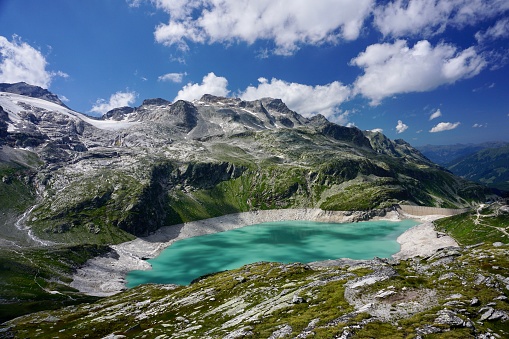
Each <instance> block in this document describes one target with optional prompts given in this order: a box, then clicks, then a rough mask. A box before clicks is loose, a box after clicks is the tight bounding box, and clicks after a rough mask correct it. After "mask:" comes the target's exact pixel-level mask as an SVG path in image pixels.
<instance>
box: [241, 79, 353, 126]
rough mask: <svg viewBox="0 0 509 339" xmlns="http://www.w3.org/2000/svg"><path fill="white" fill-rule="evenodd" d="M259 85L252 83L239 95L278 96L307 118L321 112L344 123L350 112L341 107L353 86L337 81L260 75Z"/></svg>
mask: <svg viewBox="0 0 509 339" xmlns="http://www.w3.org/2000/svg"><path fill="white" fill-rule="evenodd" d="M258 81H259V83H258V85H257V86H249V87H247V88H246V90H245V91H244V92H242V93H241V95H240V97H241V98H242V99H244V100H256V99H260V98H264V97H271V98H278V99H281V100H283V102H284V103H285V104H286V105H287V106H288V107H289V108H290V109H292V110H294V111H296V112H297V113H299V114H302V115H303V116H305V117H310V116H313V115H316V114H318V113H320V114H322V115H324V116H325V117H326V118H328V119H329V120H332V121H334V122H337V123H340V124H345V123H346V122H347V120H348V115H349V112H344V111H341V110H340V109H339V105H340V104H341V103H343V102H345V101H346V100H348V98H349V97H350V93H351V89H350V88H349V87H348V86H345V85H343V84H341V83H340V82H338V81H334V82H331V83H329V84H326V85H317V86H310V85H304V84H299V83H295V82H286V81H284V80H280V79H275V78H273V79H271V80H270V81H269V80H267V79H265V78H259V79H258Z"/></svg>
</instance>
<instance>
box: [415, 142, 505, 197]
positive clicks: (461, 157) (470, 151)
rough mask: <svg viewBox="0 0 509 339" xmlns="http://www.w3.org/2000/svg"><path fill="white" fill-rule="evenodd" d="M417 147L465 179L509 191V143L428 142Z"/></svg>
mask: <svg viewBox="0 0 509 339" xmlns="http://www.w3.org/2000/svg"><path fill="white" fill-rule="evenodd" d="M417 149H418V150H419V151H421V152H422V154H424V155H425V156H426V157H427V158H429V159H430V160H432V161H433V162H435V163H437V164H439V165H442V166H443V167H444V168H447V169H448V170H450V171H451V172H452V173H454V174H456V175H458V176H460V177H462V178H465V179H468V180H472V181H476V182H479V183H482V184H484V185H487V186H489V187H493V188H497V189H500V190H505V191H509V142H486V143H482V144H466V145H464V144H456V145H440V146H434V145H426V146H421V147H417Z"/></svg>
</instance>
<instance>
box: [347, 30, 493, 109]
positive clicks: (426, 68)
mask: <svg viewBox="0 0 509 339" xmlns="http://www.w3.org/2000/svg"><path fill="white" fill-rule="evenodd" d="M351 65H355V66H358V67H361V68H363V69H364V74H362V75H361V76H359V77H358V78H357V79H356V80H355V83H354V87H355V89H354V90H355V93H356V94H362V95H363V96H365V97H367V98H369V99H371V104H372V105H377V104H379V103H380V101H381V100H382V99H383V98H385V97H388V96H392V95H395V94H399V93H410V92H424V91H429V90H432V89H435V88H436V87H438V86H440V85H443V84H452V83H454V82H456V81H458V80H460V79H465V78H470V77H473V76H475V75H477V74H479V72H480V71H481V70H482V69H483V68H484V67H485V66H486V61H485V60H484V59H483V57H482V56H480V55H478V54H477V52H476V51H475V49H474V48H473V47H470V48H467V49H465V50H463V51H458V50H457V49H456V47H454V46H452V45H448V44H445V43H440V44H438V45H437V46H436V47H433V46H432V45H431V44H430V43H429V41H427V40H421V41H419V42H417V43H416V44H415V45H414V46H413V47H409V46H408V44H407V42H406V41H405V40H397V41H395V42H394V43H381V44H374V45H370V46H368V47H367V48H366V50H365V51H364V52H362V53H360V54H359V55H358V56H357V57H356V58H354V59H352V60H351Z"/></svg>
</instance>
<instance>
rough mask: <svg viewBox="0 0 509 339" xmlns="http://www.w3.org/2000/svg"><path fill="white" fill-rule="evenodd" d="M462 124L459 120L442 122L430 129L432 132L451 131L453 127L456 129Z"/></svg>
mask: <svg viewBox="0 0 509 339" xmlns="http://www.w3.org/2000/svg"><path fill="white" fill-rule="evenodd" d="M459 125H460V123H459V122H455V123H451V122H440V123H438V124H437V125H436V126H435V127H433V128H432V129H430V133H436V132H443V131H449V130H451V129H455V128H456V127H458V126H459Z"/></svg>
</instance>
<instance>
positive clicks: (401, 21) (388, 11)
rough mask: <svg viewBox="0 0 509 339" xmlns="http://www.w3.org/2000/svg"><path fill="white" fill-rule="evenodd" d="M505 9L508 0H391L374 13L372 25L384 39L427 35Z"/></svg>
mask: <svg viewBox="0 0 509 339" xmlns="http://www.w3.org/2000/svg"><path fill="white" fill-rule="evenodd" d="M507 10H509V1H507V0H394V1H390V2H388V3H386V4H384V5H380V6H378V7H377V8H376V9H375V10H374V24H375V26H376V27H377V28H378V29H379V30H380V32H382V33H383V34H384V35H386V36H387V35H390V36H393V37H402V36H408V35H413V36H430V35H434V34H439V33H442V32H444V31H445V29H446V28H447V26H451V27H459V28H461V27H464V26H468V25H475V24H477V23H479V22H480V21H482V20H485V19H487V18H492V17H495V16H497V15H500V14H503V13H504V12H506V11H507Z"/></svg>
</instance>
